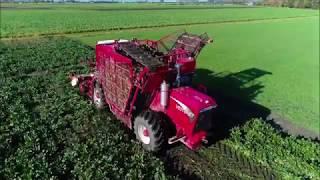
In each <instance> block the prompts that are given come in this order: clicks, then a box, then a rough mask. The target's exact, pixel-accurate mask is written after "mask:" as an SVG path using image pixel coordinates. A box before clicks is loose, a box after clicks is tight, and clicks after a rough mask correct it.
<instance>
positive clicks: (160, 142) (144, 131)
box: [134, 110, 167, 152]
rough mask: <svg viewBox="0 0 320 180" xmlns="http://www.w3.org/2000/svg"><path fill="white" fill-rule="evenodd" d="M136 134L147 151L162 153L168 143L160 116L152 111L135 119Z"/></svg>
mask: <svg viewBox="0 0 320 180" xmlns="http://www.w3.org/2000/svg"><path fill="white" fill-rule="evenodd" d="M134 133H135V135H136V137H137V139H138V140H139V141H140V142H141V143H142V146H143V148H144V149H146V150H147V151H153V152H157V151H160V150H162V149H163V147H164V145H165V144H166V142H167V141H166V140H167V138H166V135H165V132H164V126H163V120H162V118H161V116H160V114H158V113H156V112H153V111H150V110H149V111H145V112H143V113H142V114H141V115H139V116H137V117H136V118H135V121H134Z"/></svg>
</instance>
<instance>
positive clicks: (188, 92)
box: [150, 87, 217, 149]
mask: <svg viewBox="0 0 320 180" xmlns="http://www.w3.org/2000/svg"><path fill="white" fill-rule="evenodd" d="M184 106H186V107H187V108H189V111H191V113H188V112H185V111H184V110H183V107H184ZM216 106H217V104H216V102H215V100H214V99H212V98H211V97H210V96H208V95H206V94H203V93H201V92H199V91H197V90H195V89H193V88H191V87H180V88H174V89H171V90H170V91H169V103H168V106H167V107H166V108H163V107H162V106H161V105H160V92H158V93H157V94H156V95H155V97H154V99H153V101H152V103H151V105H150V109H152V110H153V111H157V112H163V113H164V114H166V115H167V116H168V117H169V118H170V119H171V120H172V121H173V123H174V124H175V126H176V130H177V136H178V137H179V136H184V135H185V136H186V138H185V139H184V143H185V144H186V145H187V146H188V147H189V148H191V149H195V148H196V147H198V145H199V143H201V140H203V139H205V137H206V135H207V133H206V132H205V131H204V130H200V131H197V132H195V131H194V129H195V126H196V124H197V122H198V121H197V120H198V116H199V112H201V110H203V109H206V108H208V107H216ZM188 114H189V115H188ZM191 114H193V116H192V115H191Z"/></svg>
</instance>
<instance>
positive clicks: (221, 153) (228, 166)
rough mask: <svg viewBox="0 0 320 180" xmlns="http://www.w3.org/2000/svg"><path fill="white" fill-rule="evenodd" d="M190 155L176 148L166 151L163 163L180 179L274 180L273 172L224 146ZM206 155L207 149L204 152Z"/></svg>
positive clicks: (219, 145) (180, 148)
mask: <svg viewBox="0 0 320 180" xmlns="http://www.w3.org/2000/svg"><path fill="white" fill-rule="evenodd" d="M208 149H209V150H210V155H208V154H205V153H204V151H203V149H201V150H199V152H193V151H190V150H188V149H187V148H185V147H184V146H179V147H175V148H172V149H170V150H168V152H167V157H166V160H165V163H166V164H167V166H168V168H169V169H170V170H171V171H172V172H170V173H173V174H175V175H178V176H179V177H180V178H182V179H276V175H275V173H274V172H272V170H270V169H268V168H266V167H263V166H261V165H259V164H258V163H255V162H253V161H251V160H249V159H248V158H246V157H245V156H243V155H241V154H239V153H236V152H235V151H234V150H233V149H231V148H230V147H228V146H226V145H225V144H223V143H220V142H218V143H216V144H214V145H212V146H210V147H209V148H208ZM206 151H207V152H208V150H206Z"/></svg>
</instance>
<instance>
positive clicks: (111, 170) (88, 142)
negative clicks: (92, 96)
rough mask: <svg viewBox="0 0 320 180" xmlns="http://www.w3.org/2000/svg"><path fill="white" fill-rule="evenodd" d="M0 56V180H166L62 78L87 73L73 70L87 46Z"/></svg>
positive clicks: (6, 46) (52, 43)
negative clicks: (68, 179) (72, 72)
mask: <svg viewBox="0 0 320 180" xmlns="http://www.w3.org/2000/svg"><path fill="white" fill-rule="evenodd" d="M0 50H1V54H0V69H1V73H3V75H2V77H3V78H1V80H0V118H1V121H0V154H1V156H0V158H1V159H0V177H3V178H6V179H14V178H21V179H50V178H52V179H64V178H75V179H78V178H83V179H87V178H88V179H89V178H90V179H124V178H130V179H152V178H158V179H165V178H166V175H165V174H164V166H163V163H162V162H161V161H160V160H159V159H157V158H156V157H154V156H152V155H151V154H149V153H146V152H145V151H144V150H143V149H142V148H141V147H140V145H139V144H137V143H136V141H135V140H134V139H132V138H131V135H130V133H128V132H127V131H126V130H125V128H124V126H123V125H122V124H121V123H120V122H119V121H117V120H114V118H113V116H112V115H111V114H109V113H108V112H104V111H101V112H100V111H97V110H95V109H94V108H93V107H92V105H91V104H90V103H88V101H87V100H86V99H85V98H84V97H82V96H80V95H79V94H78V93H77V90H76V89H73V88H72V87H70V85H69V81H68V77H67V75H68V72H69V71H78V72H85V71H88V69H86V68H85V66H78V65H77V64H78V63H79V60H81V59H82V60H84V59H90V58H93V51H92V50H91V48H89V47H87V46H83V45H81V44H80V43H79V42H76V41H73V40H69V39H63V38H53V39H41V40H39V41H36V42H14V43H2V45H1V48H0ZM73 64H74V65H73ZM54 68H55V70H54V71H53V69H54Z"/></svg>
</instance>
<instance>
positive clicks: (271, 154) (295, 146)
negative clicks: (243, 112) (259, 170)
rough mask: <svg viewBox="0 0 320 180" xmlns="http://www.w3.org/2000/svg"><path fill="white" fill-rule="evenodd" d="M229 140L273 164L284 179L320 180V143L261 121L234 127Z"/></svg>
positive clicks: (250, 156) (260, 160)
mask: <svg viewBox="0 0 320 180" xmlns="http://www.w3.org/2000/svg"><path fill="white" fill-rule="evenodd" d="M226 143H227V144H229V145H231V147H233V148H235V149H236V150H237V151H238V152H240V153H243V154H244V155H246V156H248V157H249V158H251V159H254V160H256V161H257V162H259V163H261V164H263V165H265V166H267V167H271V168H272V169H273V170H274V171H276V172H277V173H278V175H280V176H281V178H282V179H320V175H319V172H320V144H319V143H318V142H313V141H311V140H308V139H303V138H297V137H293V136H288V135H284V134H282V133H280V132H278V131H277V130H275V129H274V128H273V127H272V126H271V125H270V124H267V123H266V122H264V121H262V120H259V119H254V120H252V121H249V122H248V123H246V124H245V125H244V126H243V127H241V128H235V129H233V131H232V133H231V138H230V139H228V140H226Z"/></svg>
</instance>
